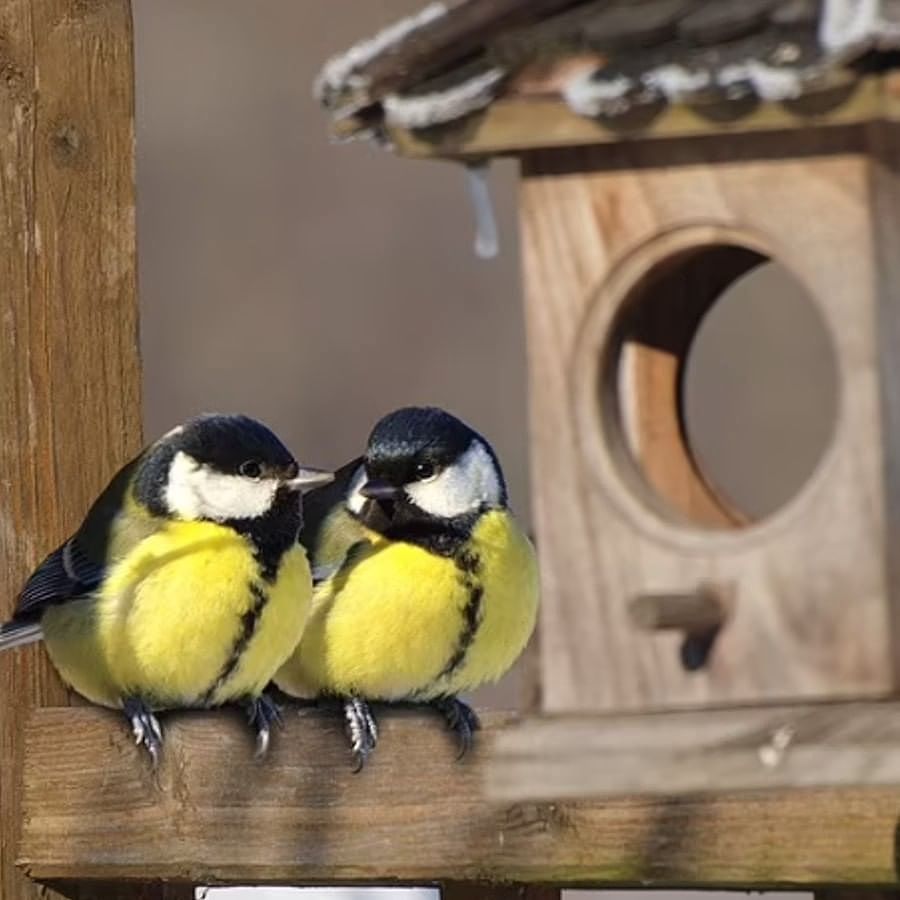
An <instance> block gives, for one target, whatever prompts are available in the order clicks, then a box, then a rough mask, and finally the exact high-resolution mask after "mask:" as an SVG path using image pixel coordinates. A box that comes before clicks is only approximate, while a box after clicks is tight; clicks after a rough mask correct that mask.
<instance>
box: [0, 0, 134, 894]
mask: <svg viewBox="0 0 900 900" xmlns="http://www.w3.org/2000/svg"><path fill="white" fill-rule="evenodd" d="M0 73H2V78H0V248H2V249H0V285H2V287H0V291H2V302H0V319H2V321H0V615H2V617H3V618H6V617H7V616H8V615H9V614H10V613H11V612H12V609H13V606H14V604H15V597H16V593H17V591H18V589H19V587H20V585H21V582H22V580H23V578H24V577H25V575H26V574H27V573H28V571H29V570H30V569H31V568H32V566H34V564H35V563H36V562H38V561H39V560H40V558H41V557H42V556H43V555H44V554H45V553H47V552H48V551H50V550H52V549H53V547H54V546H55V545H56V544H57V543H58V542H59V541H60V540H62V539H63V538H64V537H65V536H66V534H67V533H69V532H70V531H71V530H72V528H73V527H74V526H75V525H77V523H78V522H79V520H80V518H81V516H82V515H83V514H84V512H85V509H86V508H87V506H88V504H89V503H90V502H91V500H92V499H93V497H94V496H95V495H96V493H97V491H98V490H99V489H100V488H101V487H102V486H103V484H104V483H105V481H106V480H107V479H108V478H109V476H110V475H111V474H112V473H113V471H114V470H115V469H116V467H117V466H119V465H120V464H121V463H122V462H124V461H125V460H126V459H127V458H128V457H129V456H130V455H131V454H133V453H134V452H135V451H136V450H137V449H138V447H139V446H140V442H141V410H140V366H139V358H138V346H137V324H138V314H137V302H136V296H135V236H134V147H133V143H134V91H133V63H132V25H131V9H130V3H129V2H128V0H95V2H91V3H83V2H74V0H0ZM66 702H67V693H66V690H65V688H64V687H63V685H62V684H61V683H60V682H59V680H58V679H57V677H56V675H55V673H54V672H53V670H52V668H51V667H50V665H49V663H48V661H47V659H46V656H45V655H44V653H43V651H42V649H41V648H40V647H31V648H28V649H23V650H17V651H12V652H9V653H4V654H2V655H0V760H2V761H3V762H2V765H0V808H2V810H3V816H2V819H0V896H2V897H3V898H4V900H25V898H34V897H37V896H42V897H47V896H57V895H56V894H54V893H53V892H49V893H48V889H46V888H42V887H38V886H37V885H33V884H31V883H30V882H29V881H28V879H27V877H26V876H25V874H24V873H22V872H20V871H18V870H17V869H16V866H15V859H16V853H17V842H18V832H19V827H20V824H21V796H20V778H21V769H22V740H21V738H22V729H23V726H24V718H25V712H26V710H27V709H28V707H30V706H32V705H53V704H65V703H66Z"/></svg>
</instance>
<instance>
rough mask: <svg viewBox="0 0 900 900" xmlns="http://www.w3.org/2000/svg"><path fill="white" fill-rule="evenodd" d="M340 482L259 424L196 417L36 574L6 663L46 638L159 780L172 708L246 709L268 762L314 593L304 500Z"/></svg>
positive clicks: (112, 487) (61, 668) (6, 644)
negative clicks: (278, 682) (285, 666)
mask: <svg viewBox="0 0 900 900" xmlns="http://www.w3.org/2000/svg"><path fill="white" fill-rule="evenodd" d="M331 478H332V474H331V473H328V472H325V471H323V470H320V469H313V468H301V467H300V466H299V465H298V463H297V461H296V460H295V459H294V457H293V456H292V454H291V453H290V451H289V450H288V449H287V448H286V447H285V446H284V444H283V443H282V442H281V440H279V438H278V437H276V435H275V434H274V433H273V432H272V431H270V430H269V429H268V428H267V427H266V426H265V425H263V424H261V423H260V422H258V421H256V420H254V419H252V418H249V417H248V416H244V415H219V414H205V415H201V416H197V417H196V418H193V419H190V420H189V421H187V422H185V423H184V424H182V425H179V426H178V427H176V428H173V429H172V430H171V431H169V432H168V433H166V434H165V435H163V436H162V437H161V438H160V439H159V440H157V441H156V442H155V443H153V444H151V445H149V446H148V447H146V448H145V449H144V450H143V451H142V452H141V453H140V454H139V455H138V456H137V457H136V458H134V459H133V460H131V462H129V463H127V464H126V465H125V466H124V467H123V468H122V469H120V470H119V472H118V473H117V474H116V475H115V476H114V477H113V478H112V480H111V481H110V483H109V484H108V485H107V487H106V488H105V489H104V490H103V492H102V493H101V494H100V496H99V497H98V498H97V500H96V501H95V502H94V504H93V505H92V506H91V507H90V509H89V511H88V513H87V515H86V516H85V518H84V520H83V522H82V523H81V525H80V527H79V528H78V530H77V531H76V532H75V534H74V535H72V537H70V538H69V539H68V540H67V541H66V542H65V543H64V544H62V546H60V547H58V548H57V549H56V550H54V551H53V552H52V553H51V554H50V555H49V556H47V557H46V559H44V561H43V562H42V563H41V564H40V565H39V566H38V567H37V569H36V570H35V571H34V573H33V574H32V575H31V576H30V578H28V580H27V582H26V583H25V586H24V588H23V589H22V591H21V593H20V595H19V597H18V599H17V604H16V608H15V612H14V613H13V616H12V619H11V620H10V621H9V622H6V623H5V624H2V625H0V650H9V649H11V648H14V647H18V646H21V645H24V644H29V643H32V642H35V641H39V640H41V639H42V640H43V642H44V645H45V647H46V649H47V653H48V655H49V657H50V659H51V661H52V662H53V664H54V666H55V667H56V669H57V671H58V672H59V674H60V676H61V677H62V679H63V680H64V681H65V682H66V683H67V684H68V685H69V686H70V687H72V688H74V690H75V691H77V692H78V693H79V694H81V695H82V696H83V697H86V698H87V699H88V700H89V701H91V702H92V703H95V704H98V705H100V706H105V707H110V708H114V709H121V710H122V711H123V713H124V715H125V717H126V719H127V721H128V723H129V724H130V726H131V730H132V733H133V735H134V738H135V741H136V743H137V744H139V745H143V747H144V748H145V749H146V751H147V752H148V753H149V755H150V757H151V759H152V764H153V766H154V767H155V766H156V765H157V764H158V762H159V758H160V753H161V750H162V745H163V731H162V728H161V726H160V723H159V720H158V718H157V716H156V713H157V712H159V711H162V710H169V709H179V708H211V707H217V706H221V705H224V704H236V705H239V706H242V707H243V708H244V709H245V710H246V712H247V716H248V719H249V723H250V725H251V727H252V728H253V729H254V730H255V732H256V743H257V754H258V755H260V756H262V755H264V754H265V753H266V751H267V749H268V746H269V741H270V733H271V729H272V726H273V725H274V724H276V723H278V722H279V721H280V713H279V709H278V707H277V705H276V704H275V703H274V701H273V700H272V699H271V698H270V696H269V695H268V694H267V693H266V691H265V688H266V687H267V685H268V684H269V682H270V681H271V678H272V676H273V675H274V674H275V672H276V670H277V669H278V668H279V667H280V666H281V664H282V663H283V662H284V661H285V660H286V659H287V658H288V656H289V655H290V653H291V651H292V650H293V649H294V647H295V646H296V645H297V643H298V642H299V640H300V637H301V634H302V632H303V627H304V625H305V623H306V619H307V616H308V613H309V609H310V601H311V595H312V579H311V575H310V569H309V563H308V561H307V558H306V553H305V551H304V549H303V547H302V545H300V544H299V543H298V541H297V538H298V535H299V532H300V528H301V526H302V502H301V496H300V495H301V491H302V490H304V489H308V488H310V487H313V486H315V485H322V484H324V483H326V482H327V481H329V480H330V479H331Z"/></svg>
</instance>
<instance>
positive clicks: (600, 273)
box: [520, 129, 897, 713]
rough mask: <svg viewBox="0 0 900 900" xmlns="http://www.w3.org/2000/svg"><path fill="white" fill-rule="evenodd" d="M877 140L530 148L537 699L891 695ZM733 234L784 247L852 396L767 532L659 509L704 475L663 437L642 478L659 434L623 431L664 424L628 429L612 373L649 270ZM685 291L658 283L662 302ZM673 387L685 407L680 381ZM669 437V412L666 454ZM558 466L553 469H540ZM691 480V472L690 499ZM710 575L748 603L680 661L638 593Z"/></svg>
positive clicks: (734, 238)
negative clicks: (664, 489)
mask: <svg viewBox="0 0 900 900" xmlns="http://www.w3.org/2000/svg"><path fill="white" fill-rule="evenodd" d="M865 142H866V132H865V131H863V130H859V131H853V130H848V131H841V130H838V129H835V130H831V131H828V130H824V131H816V132H813V131H809V132H794V133H785V134H780V135H754V136H749V135H744V136H742V137H741V138H739V139H738V138H726V137H724V136H722V137H719V138H716V139H712V138H709V139H693V140H677V141H674V140H673V141H667V142H652V141H645V142H640V141H637V142H633V143H629V144H626V143H622V144H619V145H608V146H603V147H599V146H598V147H590V148H584V149H568V150H552V151H541V152H539V153H533V154H529V155H528V156H526V157H525V158H524V159H523V174H524V177H523V181H522V186H521V195H520V196H521V222H522V240H521V248H522V256H523V265H524V279H523V280H524V284H525V291H526V298H525V306H526V325H527V336H528V357H529V403H530V422H531V436H530V446H531V455H532V463H531V465H532V471H533V472H535V473H537V475H538V477H536V478H534V479H533V492H532V498H533V504H534V522H535V528H536V539H537V551H538V555H539V557H540V563H541V578H542V591H543V600H542V609H541V627H542V634H541V653H542V666H543V681H542V689H543V710H544V711H546V712H553V713H557V712H558V713H567V712H588V711H591V712H624V711H640V710H652V709H659V708H665V707H670V708H671V707H673V706H675V707H678V706H680V707H690V706H698V705H709V706H722V705H728V704H735V703H748V702H788V701H797V700H799V701H802V700H821V699H838V698H850V697H870V698H872V697H883V696H886V695H888V694H890V692H891V691H892V690H894V688H895V685H896V683H897V682H896V673H895V662H896V654H895V652H894V649H893V645H892V643H891V629H890V627H889V620H890V615H891V612H890V611H891V606H890V603H889V598H890V595H891V591H892V590H894V587H893V585H894V584H895V582H891V585H890V586H889V585H888V583H887V581H886V566H885V554H886V553H887V554H888V556H889V557H890V556H894V555H895V554H890V553H889V551H888V549H886V548H887V547H889V546H890V544H887V545H886V544H885V530H884V528H885V519H884V516H885V508H884V505H885V500H886V497H887V491H888V486H887V485H886V481H885V469H884V462H883V451H882V446H883V444H882V428H883V423H884V420H883V411H882V397H881V392H880V390H879V383H878V370H877V367H876V365H875V360H876V359H877V358H878V352H879V342H880V341H881V340H885V341H887V340H889V338H888V337H887V332H886V330H885V329H882V330H881V333H879V328H878V327H877V325H876V319H875V316H876V292H877V291H879V290H881V288H880V287H879V286H878V285H879V277H880V276H879V270H878V269H877V267H876V260H875V255H874V242H875V241H876V231H878V230H879V229H878V228H876V225H875V222H874V221H873V215H872V201H871V197H872V191H873V186H874V185H876V184H877V185H878V190H884V189H886V183H887V181H889V180H890V179H891V178H892V177H893V175H892V174H891V172H890V171H886V170H885V167H884V166H880V165H879V163H878V161H877V160H876V159H874V158H873V157H872V156H871V155H870V154H869V152H868V149H867V146H866V143H865ZM883 170H884V171H883ZM876 171H877V172H879V173H880V174H879V175H878V178H879V180H878V181H877V182H876V181H873V179H874V178H875V175H876ZM722 245H737V246H739V247H744V248H747V250H750V251H755V252H757V253H759V254H761V255H763V256H771V257H772V258H774V259H776V260H778V261H779V262H780V263H781V264H783V265H784V266H785V267H786V268H787V269H788V270H789V271H791V272H792V273H794V274H795V276H796V277H797V278H798V279H799V281H800V282H801V283H802V284H803V285H804V286H805V288H806V290H807V291H808V292H809V295H810V298H811V301H812V302H813V303H814V304H815V309H816V310H817V313H818V314H819V315H821V317H822V319H823V324H824V326H825V328H826V329H827V332H828V333H829V334H830V336H831V343H832V347H833V350H834V354H835V358H836V363H837V365H836V370H837V371H838V372H840V377H841V384H840V391H841V403H840V410H839V416H838V418H837V420H836V422H835V425H834V432H833V435H832V439H831V441H830V443H829V445H828V447H827V449H826V450H825V453H824V455H823V457H822V459H821V461H820V463H819V465H818V466H817V468H816V470H815V471H814V472H813V473H812V475H811V476H810V478H809V479H808V480H807V481H806V482H805V484H804V485H803V486H802V488H801V489H800V490H799V492H798V494H797V495H796V496H795V497H794V498H793V499H792V500H791V501H790V502H789V503H788V504H787V505H786V506H785V507H784V508H782V509H781V510H779V511H777V512H776V513H775V514H773V515H771V516H769V517H767V518H766V519H764V520H762V521H759V522H755V523H753V525H752V527H747V528H732V529H729V530H724V529H717V530H713V529H710V528H703V527H698V525H697V524H696V523H693V522H690V521H687V522H686V521H684V518H679V517H677V516H673V515H671V513H669V512H668V511H667V509H666V506H670V505H671V504H665V503H663V502H661V501H662V500H665V499H666V498H665V496H663V497H661V496H660V490H659V489H658V488H659V486H660V484H662V485H663V486H665V485H667V484H669V483H670V481H672V480H675V481H677V478H678V477H680V475H679V473H681V475H683V476H684V477H687V476H688V475H690V474H691V473H690V470H689V467H687V466H685V465H680V466H678V467H673V464H672V463H671V461H670V462H668V463H667V462H666V459H665V458H664V457H665V454H664V453H663V450H662V449H660V451H659V452H656V451H653V452H651V453H650V456H651V457H652V458H653V459H655V460H656V462H657V463H658V468H657V469H656V470H655V485H656V486H654V482H653V480H652V479H651V478H650V477H648V473H647V472H646V471H645V470H644V467H643V466H642V465H641V463H642V462H643V460H645V459H646V457H647V452H648V447H647V442H646V441H644V442H643V445H642V444H641V442H640V441H638V442H637V447H636V448H635V446H634V442H633V441H630V440H629V435H630V434H632V433H635V432H637V433H641V432H642V433H643V434H644V435H646V436H647V438H648V439H649V438H650V437H651V436H652V426H653V424H654V421H653V420H651V421H648V422H646V423H645V426H643V427H640V428H637V427H635V426H633V424H632V422H633V420H634V418H635V415H634V413H635V411H634V404H632V403H628V402H627V398H628V397H629V393H628V391H627V390H622V389H621V388H622V386H621V384H616V381H615V378H614V377H613V376H614V375H616V372H615V370H614V369H613V366H612V360H613V359H614V351H613V350H612V349H611V348H612V347H614V346H615V342H614V336H615V334H616V328H617V323H618V322H619V321H621V318H620V317H623V316H625V315H626V310H627V309H628V308H629V304H630V303H632V302H633V301H634V300H635V298H636V297H638V296H640V295H641V294H642V289H643V288H645V287H646V286H647V279H648V278H649V277H650V273H658V272H659V271H664V270H665V268H666V267H667V266H669V265H672V264H673V261H678V260H683V259H684V254H685V253H697V254H698V256H697V257H696V268H697V270H698V271H699V269H700V268H701V267H702V260H703V255H704V254H705V253H707V252H709V248H710V247H711V246H713V247H715V246H722ZM835 248H841V252H840V253H837V252H835ZM889 248H890V239H889V238H888V237H885V238H884V249H885V253H889V252H890V250H889ZM895 256H896V254H895ZM658 283H659V282H657V284H658ZM662 283H664V282H662ZM888 284H889V283H888ZM885 287H886V288H887V289H889V287H888V285H886V286H885ZM677 296H678V295H677V293H676V294H672V295H670V294H668V293H666V292H663V293H662V301H663V302H665V301H667V300H669V299H672V297H675V298H676V299H677ZM890 334H893V335H894V336H896V334H897V329H896V328H893V329H892V331H891V332H890ZM626 371H627V369H626ZM669 374H670V375H671V372H670V373H669ZM885 383H892V382H885ZM659 389H660V391H663V390H665V391H667V392H669V395H668V400H669V403H670V404H671V402H672V397H671V391H672V382H671V379H669V380H663V381H662V382H661V385H660V388H659ZM887 393H890V392H887ZM622 396H624V397H625V398H626V402H625V403H624V404H623V403H622V402H621V401H620V399H619V398H621V397H622ZM631 396H633V394H632V395H631ZM891 402H893V401H891ZM651 419H652V417H651ZM655 421H656V422H657V423H658V422H659V420H658V419H656V420H655ZM663 424H664V425H665V424H666V423H665V422H663ZM672 430H673V429H672V422H671V419H670V420H669V422H668V429H667V432H666V435H667V437H666V441H664V442H663V446H664V447H665V446H671V443H672V442H671V440H670V439H669V438H670V437H671V435H672ZM682 462H683V460H682ZM667 466H668V467H669V468H666V467H667ZM551 471H552V472H553V478H552V479H548V478H545V477H542V474H543V473H546V472H551ZM695 485H696V479H694V480H693V481H692V482H691V483H689V484H688V485H687V488H688V489H689V490H686V492H685V496H686V498H687V502H686V503H685V507H687V508H688V509H690V508H691V506H694V505H695V504H694V501H693V499H692V498H693V497H694V496H696V494H694V493H692V491H693V487H694V486H695ZM891 490H893V488H891ZM825 548H827V549H825ZM798 560H810V561H813V560H814V564H812V565H809V566H804V565H798ZM708 583H713V584H716V585H718V586H719V587H720V588H721V589H722V590H723V591H726V592H728V594H729V596H733V598H734V608H733V614H732V615H731V616H730V618H729V619H728V621H727V622H726V624H725V626H724V627H723V628H722V630H721V633H720V635H719V636H718V639H717V641H716V644H715V647H714V648H713V652H712V654H711V656H710V658H709V660H708V664H707V665H705V666H704V667H703V668H702V669H700V670H699V671H686V669H685V666H684V665H683V664H682V659H681V658H680V643H681V639H680V636H679V635H677V634H675V633H671V632H669V633H666V632H656V633H648V632H646V631H642V630H640V629H638V628H636V627H635V626H634V624H633V622H632V621H631V619H630V616H629V612H628V610H629V605H630V603H631V602H632V601H633V600H634V598H636V597H640V596H644V595H647V594H682V593H692V592H694V591H696V590H698V588H699V587H700V586H701V585H703V584H708ZM848 597H851V598H853V602H852V603H848V602H847V598H848Z"/></svg>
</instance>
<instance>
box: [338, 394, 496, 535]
mask: <svg viewBox="0 0 900 900" xmlns="http://www.w3.org/2000/svg"><path fill="white" fill-rule="evenodd" d="M505 504H506V486H505V484H504V480H503V473H502V472H501V470H500V465H499V463H498V461H497V457H496V455H495V454H494V451H493V449H492V448H491V446H490V444H489V443H488V442H487V441H486V440H485V439H484V438H483V437H482V436H481V435H480V434H478V432H476V431H474V430H473V429H472V428H470V427H469V426H468V425H466V424H465V423H464V422H461V421H460V420H459V419H457V418H456V417H455V416H452V415H450V413H448V412H445V411H444V410H442V409H437V408H435V407H406V408H404V409H399V410H397V411H395V412H392V413H390V414H389V415H387V416H385V417H384V418H383V419H381V421H379V422H378V424H377V425H376V426H375V428H374V429H373V430H372V433H371V435H370V436H369V441H368V445H367V447H366V452H365V455H364V457H363V472H361V473H360V474H359V475H358V477H357V479H356V480H355V483H354V484H353V486H352V487H351V490H350V493H349V495H348V498H347V506H348V508H349V509H350V511H351V512H352V513H354V514H355V515H357V516H358V517H359V518H360V519H362V521H363V522H364V523H365V524H366V525H367V526H368V527H370V528H373V529H374V530H376V531H380V532H382V533H385V534H388V535H389V536H392V537H406V538H408V539H412V538H410V536H409V535H410V532H416V531H427V532H429V533H430V532H433V531H440V530H442V529H451V530H452V529H454V528H456V529H458V528H470V527H471V524H472V522H474V520H475V519H476V518H477V517H478V515H480V514H481V513H482V512H483V511H484V510H486V509H490V508H496V507H502V506H505Z"/></svg>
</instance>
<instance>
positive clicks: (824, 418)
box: [594, 243, 838, 529]
mask: <svg viewBox="0 0 900 900" xmlns="http://www.w3.org/2000/svg"><path fill="white" fill-rule="evenodd" d="M626 280H627V279H626ZM613 281H615V279H613ZM615 293H616V291H615V287H613V294H614V295H615ZM609 299H610V300H611V301H612V304H613V306H614V311H613V312H612V314H611V319H610V322H609V326H608V328H607V329H606V334H607V340H606V342H605V345H604V346H602V347H601V348H600V357H601V397H600V410H601V413H600V414H601V419H602V420H603V421H602V426H603V427H602V429H601V430H602V431H603V432H604V434H605V437H606V443H607V444H611V445H612V447H611V449H612V450H613V453H612V456H613V458H614V459H615V461H616V468H617V469H618V470H619V474H620V475H623V476H624V477H625V481H626V482H627V483H628V484H629V485H630V486H631V488H632V489H633V490H632V492H634V491H637V493H638V494H639V495H640V496H641V498H642V499H643V500H644V501H645V505H646V504H649V505H651V506H652V507H653V508H654V509H655V510H656V511H657V513H660V514H662V515H663V516H664V517H665V518H667V519H669V520H674V521H676V522H680V523H686V524H691V525H695V526H700V527H702V528H716V529H736V528H741V527H745V526H748V525H751V524H753V523H754V522H756V521H759V520H761V519H764V518H766V517H767V516H769V515H771V514H773V513H775V512H776V511H777V510H778V509H780V508H781V507H783V506H784V505H785V504H787V503H788V502H789V501H790V500H791V499H792V498H793V497H794V496H795V495H796V494H797V493H798V492H799V491H800V490H801V489H802V487H803V485H804V484H805V482H806V481H807V479H808V478H809V477H810V475H811V474H812V472H813V471H814V469H815V468H816V466H817V464H818V463H819V461H820V459H821V457H822V455H823V453H824V452H825V450H826V448H827V447H828V445H829V443H830V441H831V437H832V434H833V430H834V427H835V422H836V419H837V412H838V409H837V407H838V369H837V362H836V357H835V354H834V349H833V346H832V342H831V338H830V336H829V334H828V331H827V327H826V325H825V323H824V321H823V319H822V316H821V314H820V312H819V310H818V308H817V306H816V303H815V301H814V300H813V299H812V297H811V296H810V295H809V293H808V292H807V291H806V289H805V288H804V287H803V285H802V284H801V283H800V282H799V281H798V279H797V278H796V277H795V276H794V275H793V274H792V273H791V272H790V271H789V270H788V269H787V268H786V267H785V266H784V265H782V264H780V263H778V262H777V261H774V260H772V259H771V258H770V257H768V256H767V255H765V254H764V253H763V252H761V251H760V250H757V249H751V248H750V247H747V246H742V245H739V244H736V243H718V244H710V243H705V244H703V245H701V246H696V245H694V246H688V247H682V248H681V249H678V250H676V251H675V252H670V253H668V254H666V255H664V256H663V257H657V258H656V259H655V260H653V261H651V262H650V263H649V264H647V265H645V266H644V267H643V269H642V274H639V275H638V276H637V277H635V278H634V279H632V280H631V282H630V285H622V286H620V289H619V291H618V297H616V296H612V297H610V298H609ZM594 365H596V362H595V363H594ZM595 402H596V400H595Z"/></svg>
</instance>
